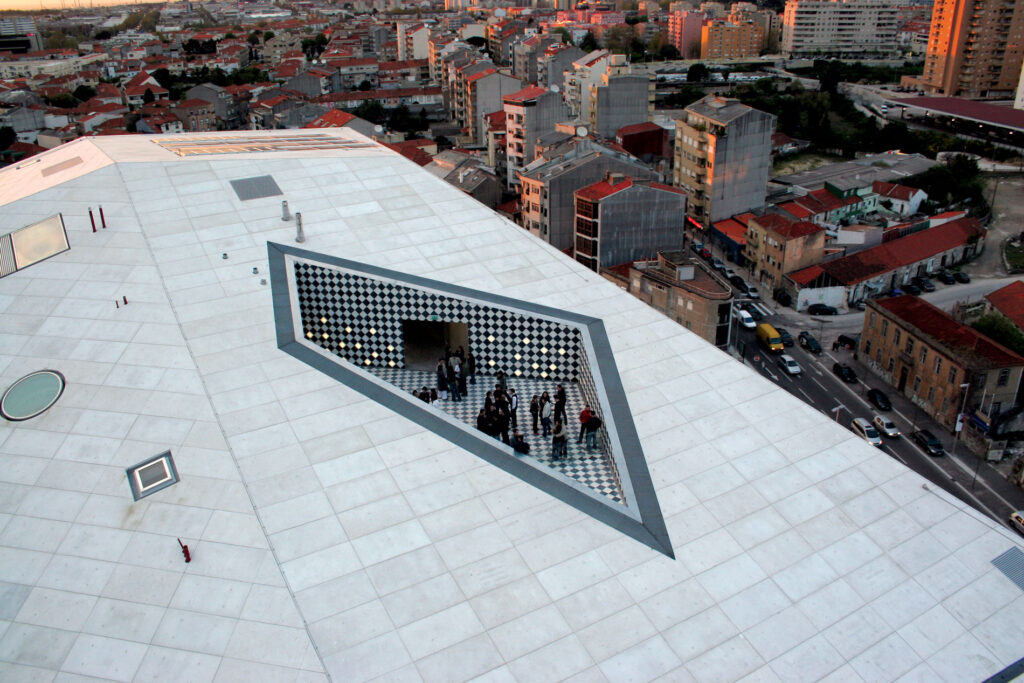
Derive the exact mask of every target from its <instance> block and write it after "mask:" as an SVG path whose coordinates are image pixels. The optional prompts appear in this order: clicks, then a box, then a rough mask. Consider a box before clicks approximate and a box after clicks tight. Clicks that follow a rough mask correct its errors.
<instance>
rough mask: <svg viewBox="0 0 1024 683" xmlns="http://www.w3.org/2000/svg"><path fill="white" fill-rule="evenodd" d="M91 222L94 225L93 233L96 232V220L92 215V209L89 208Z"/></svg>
mask: <svg viewBox="0 0 1024 683" xmlns="http://www.w3.org/2000/svg"><path fill="white" fill-rule="evenodd" d="M89 222H90V223H92V231H93V232H96V219H95V218H94V217H93V215H92V207H91V206H90V207H89Z"/></svg>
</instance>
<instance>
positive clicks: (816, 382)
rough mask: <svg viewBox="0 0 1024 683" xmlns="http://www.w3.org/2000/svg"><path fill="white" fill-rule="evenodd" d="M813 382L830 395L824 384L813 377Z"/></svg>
mask: <svg viewBox="0 0 1024 683" xmlns="http://www.w3.org/2000/svg"><path fill="white" fill-rule="evenodd" d="M811 381H812V382H814V383H815V384H817V385H818V386H819V387H821V390H822V391H824V392H825V393H828V389H826V388H825V385H824V384H822V383H821V382H819V381H818V380H816V379H814V378H813V377H812V378H811Z"/></svg>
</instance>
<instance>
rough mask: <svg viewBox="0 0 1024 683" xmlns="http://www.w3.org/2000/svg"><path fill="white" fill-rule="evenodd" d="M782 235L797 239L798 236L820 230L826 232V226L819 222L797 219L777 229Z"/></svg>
mask: <svg viewBox="0 0 1024 683" xmlns="http://www.w3.org/2000/svg"><path fill="white" fill-rule="evenodd" d="M775 232H776V233H778V234H779V236H780V237H783V238H785V239H787V240H792V239H796V238H798V237H807V236H808V235H813V234H815V233H819V232H825V228H823V227H821V226H820V225H818V224H817V223H811V222H809V221H796V222H795V223H790V224H789V225H786V226H784V227H782V228H781V229H777V230H775Z"/></svg>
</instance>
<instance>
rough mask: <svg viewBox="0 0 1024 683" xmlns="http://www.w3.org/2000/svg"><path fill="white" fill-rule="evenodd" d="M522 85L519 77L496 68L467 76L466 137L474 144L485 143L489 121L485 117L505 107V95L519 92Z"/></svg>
mask: <svg viewBox="0 0 1024 683" xmlns="http://www.w3.org/2000/svg"><path fill="white" fill-rule="evenodd" d="M522 87H523V84H522V83H520V82H519V79H518V78H514V77H512V76H509V75H507V74H504V73H500V72H498V71H496V70H494V69H486V70H484V71H482V72H479V73H476V74H473V75H472V76H469V77H467V78H466V94H465V110H464V111H465V113H464V116H465V123H466V129H465V130H466V138H467V139H468V140H471V141H473V143H474V144H484V143H485V142H486V140H487V121H486V119H485V118H484V117H485V116H487V115H488V114H490V113H493V112H496V111H499V110H501V109H503V108H504V105H503V103H502V100H503V98H504V97H505V95H511V94H512V93H514V92H518V91H519V90H521V89H522Z"/></svg>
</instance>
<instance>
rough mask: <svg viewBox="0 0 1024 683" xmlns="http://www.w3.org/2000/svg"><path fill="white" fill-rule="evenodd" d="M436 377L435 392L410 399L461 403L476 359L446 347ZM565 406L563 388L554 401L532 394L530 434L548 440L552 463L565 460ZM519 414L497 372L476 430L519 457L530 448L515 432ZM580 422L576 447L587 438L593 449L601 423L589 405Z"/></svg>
mask: <svg viewBox="0 0 1024 683" xmlns="http://www.w3.org/2000/svg"><path fill="white" fill-rule="evenodd" d="M436 373H437V388H436V389H433V388H428V387H423V388H421V389H413V390H412V395H413V396H415V397H416V398H418V399H420V400H421V401H424V402H425V403H431V404H433V403H437V402H438V401H442V400H443V401H447V400H451V401H461V400H462V397H463V396H465V395H466V394H467V393H468V391H467V389H468V387H467V384H475V383H476V359H475V358H474V357H473V354H472V352H469V353H467V352H465V351H463V349H462V347H461V346H460V347H458V348H457V349H455V351H452V350H451V348H450V347H449V348H448V349H446V350H445V354H444V358H439V359H438V361H437V368H436ZM566 403H567V397H566V393H565V387H563V386H562V385H561V384H559V385H557V386H556V387H555V398H554V400H552V398H551V396H550V395H549V394H548V392H546V391H545V392H543V393H542V394H534V395H533V398H532V399H531V400H530V417H531V419H532V423H533V425H532V426H533V433H534V434H541V430H543V434H542V436H544V437H545V438H546V437H548V436H550V437H551V458H552V459H553V460H561V459H563V458H565V457H567V456H568V438H569V437H568V430H567V429H566V423H567V419H566V414H565V405H566ZM518 410H519V397H518V396H517V395H516V390H515V389H510V388H509V387H508V380H507V378H506V376H505V373H504V372H502V371H500V370H499V371H498V372H497V374H496V375H495V384H494V389H492V390H491V391H488V392H487V395H486V397H485V399H484V407H483V408H481V409H480V412H479V414H478V415H477V418H476V427H477V429H479V430H480V431H481V432H483V433H484V434H487V435H488V436H492V437H494V438H495V439H501V440H502V441H503V442H505V443H507V444H509V445H510V446H512V448H513V449H514V450H515V451H516V452H518V453H524V454H525V453H529V452H530V444H528V443H527V442H526V440H525V439H524V438H523V434H522V432H520V431H519V429H518V427H519V420H518ZM579 421H580V431H579V435H578V436H577V437H576V443H583V438H584V437H586V439H587V448H588V449H590V448H594V447H596V446H597V432H598V430H599V429H600V428H601V419H600V418H599V417H597V415H596V414H595V413H594V412H593V411H592V410H591V409H590V406H589V405H588V406H586V407H584V408H583V410H582V412H580V416H579ZM510 432H511V436H510Z"/></svg>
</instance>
